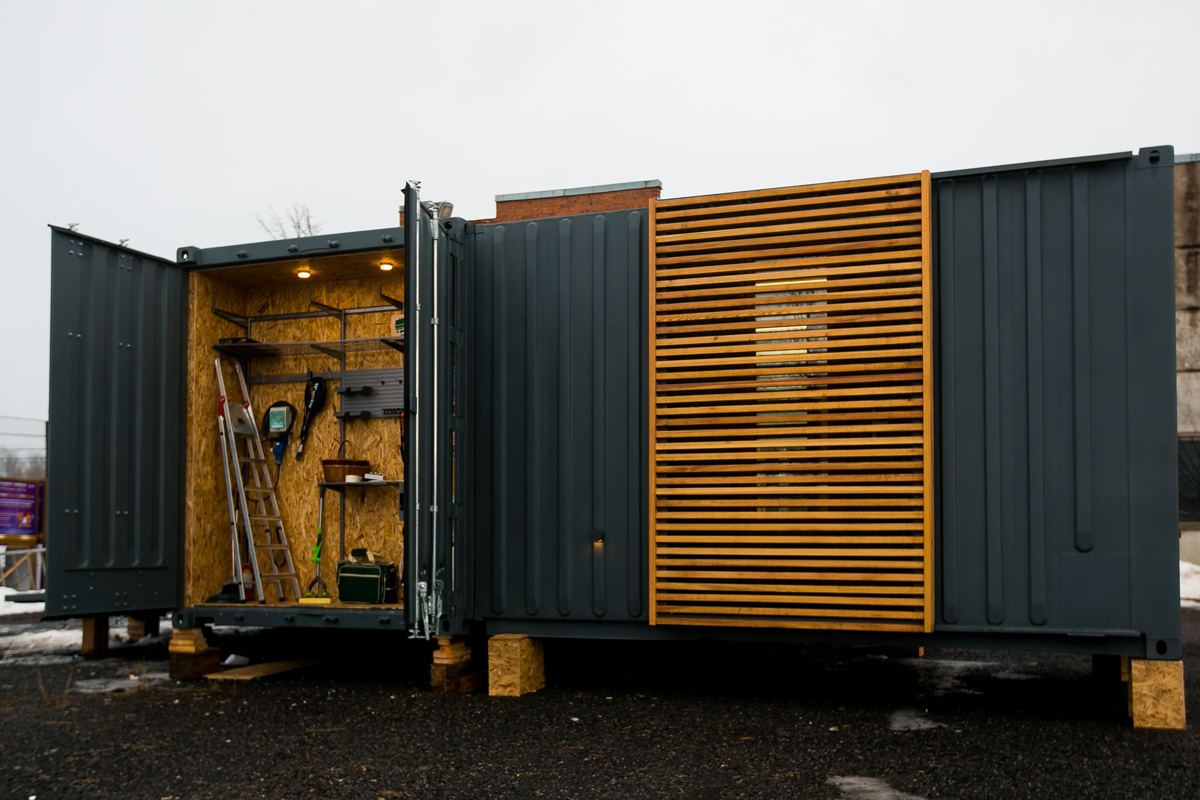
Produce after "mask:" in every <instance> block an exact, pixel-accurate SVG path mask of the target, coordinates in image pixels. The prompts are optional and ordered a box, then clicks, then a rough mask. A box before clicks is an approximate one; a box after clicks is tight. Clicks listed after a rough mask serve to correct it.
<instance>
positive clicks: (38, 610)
mask: <svg viewBox="0 0 1200 800" xmlns="http://www.w3.org/2000/svg"><path fill="white" fill-rule="evenodd" d="M14 594H17V590H16V589H13V588H11V587H9V586H0V616H4V617H6V616H8V615H9V614H44V613H46V604H45V603H14V602H13V601H11V600H9V599H8V598H9V595H14Z"/></svg>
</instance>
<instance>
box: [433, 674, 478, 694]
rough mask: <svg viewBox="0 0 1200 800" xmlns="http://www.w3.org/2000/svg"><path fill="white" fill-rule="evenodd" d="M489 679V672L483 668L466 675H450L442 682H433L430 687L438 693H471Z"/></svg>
mask: <svg viewBox="0 0 1200 800" xmlns="http://www.w3.org/2000/svg"><path fill="white" fill-rule="evenodd" d="M486 681H487V673H486V672H484V671H483V670H481V669H477V670H475V671H474V672H467V673H466V674H464V675H458V676H454V677H448V678H446V679H445V680H444V681H442V682H441V683H432V684H430V688H431V689H432V690H433V691H434V692H437V693H438V694H470V693H471V692H474V691H476V690H478V689H480V688H481V687H482V686H483V684H484V683H485V682H486Z"/></svg>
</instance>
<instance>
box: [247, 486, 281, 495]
mask: <svg viewBox="0 0 1200 800" xmlns="http://www.w3.org/2000/svg"><path fill="white" fill-rule="evenodd" d="M274 493H275V490H274V489H270V488H267V487H265V486H263V487H257V486H247V487H246V494H274Z"/></svg>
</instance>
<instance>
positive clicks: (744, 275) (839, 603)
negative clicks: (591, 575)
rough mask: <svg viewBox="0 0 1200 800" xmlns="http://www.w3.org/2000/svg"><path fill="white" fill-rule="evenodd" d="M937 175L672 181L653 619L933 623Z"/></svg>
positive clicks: (659, 276)
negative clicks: (706, 189)
mask: <svg viewBox="0 0 1200 800" xmlns="http://www.w3.org/2000/svg"><path fill="white" fill-rule="evenodd" d="M929 203H930V198H929V175H928V173H923V174H918V175H905V176H900V177H895V178H881V179H876V180H865V181H854V182H849V183H838V184H825V185H820V186H807V187H789V188H783V189H772V190H766V191H759V192H743V193H736V194H727V195H716V196H710V197H697V198H685V199H680V200H665V201H660V202H658V203H657V204H656V205H655V206H654V209H653V214H652V219H653V225H654V227H653V228H652V230H651V241H652V246H651V287H652V295H651V303H650V315H651V324H652V327H653V330H652V337H651V353H650V364H651V386H652V396H651V432H650V437H651V482H652V483H651V519H650V529H651V554H650V557H651V564H652V569H653V575H652V580H651V593H652V595H651V597H652V600H651V608H652V612H651V620H652V622H653V623H654V624H660V625H662V624H676V625H702V626H713V625H718V626H737V627H779V628H819V629H847V630H893V631H926V630H931V629H932V628H931V625H932V600H933V587H932V554H933V539H932V534H933V530H932V513H933V508H932V491H933V489H932V487H933V475H932V442H931V435H932V359H931V351H930V348H931V341H932V338H931V283H930V235H931V231H930V205H929Z"/></svg>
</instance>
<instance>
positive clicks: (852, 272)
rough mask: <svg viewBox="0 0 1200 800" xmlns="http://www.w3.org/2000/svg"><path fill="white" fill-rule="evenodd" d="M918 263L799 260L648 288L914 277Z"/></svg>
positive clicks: (912, 260) (669, 281) (670, 289)
mask: <svg viewBox="0 0 1200 800" xmlns="http://www.w3.org/2000/svg"><path fill="white" fill-rule="evenodd" d="M920 269H921V263H920V261H919V260H918V259H916V258H914V257H909V258H907V259H900V260H893V259H889V258H865V257H864V259H863V263H860V264H850V265H849V266H819V265H817V264H815V263H814V262H813V260H812V259H802V260H800V261H797V262H795V263H794V264H790V265H786V264H783V265H781V264H778V263H776V264H773V265H772V269H765V268H764V269H761V270H757V271H752V270H740V269H738V270H736V271H730V270H721V269H717V270H710V271H709V272H710V273H711V274H708V273H706V274H703V275H700V276H697V277H684V278H679V277H667V278H664V277H662V275H661V274H660V275H659V279H658V282H657V283H656V284H653V285H652V288H653V289H654V291H655V293H656V294H657V293H663V292H682V291H691V290H699V289H702V288H704V287H712V286H729V285H734V286H738V285H740V286H759V285H761V284H772V283H777V282H781V281H814V282H818V281H827V282H828V281H834V280H843V279H846V278H854V277H857V276H860V275H867V276H869V275H894V274H897V273H899V274H901V275H915V274H917V273H919V272H920ZM679 272H680V270H678V269H675V270H672V271H669V272H667V273H666V274H667V275H668V276H670V275H672V274H678V273H679Z"/></svg>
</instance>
